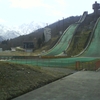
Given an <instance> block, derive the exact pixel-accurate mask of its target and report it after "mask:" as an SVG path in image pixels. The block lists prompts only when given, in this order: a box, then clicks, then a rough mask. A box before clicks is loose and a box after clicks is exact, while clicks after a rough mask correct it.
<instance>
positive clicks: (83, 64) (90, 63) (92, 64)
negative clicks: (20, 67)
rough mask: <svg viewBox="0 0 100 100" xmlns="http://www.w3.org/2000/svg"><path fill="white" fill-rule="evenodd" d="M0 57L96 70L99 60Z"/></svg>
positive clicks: (16, 61)
mask: <svg viewBox="0 0 100 100" xmlns="http://www.w3.org/2000/svg"><path fill="white" fill-rule="evenodd" d="M0 59H4V60H7V61H9V62H14V63H20V64H28V65H34V66H41V67H70V68H74V69H76V70H83V69H84V70H97V69H98V68H100V61H99V60H96V58H80V57H77V58H52V59H43V58H39V57H38V56H3V57H0Z"/></svg>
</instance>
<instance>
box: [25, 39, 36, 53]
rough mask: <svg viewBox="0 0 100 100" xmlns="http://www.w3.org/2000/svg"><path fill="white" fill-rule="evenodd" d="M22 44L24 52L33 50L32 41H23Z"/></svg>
mask: <svg viewBox="0 0 100 100" xmlns="http://www.w3.org/2000/svg"><path fill="white" fill-rule="evenodd" d="M23 45H24V47H23V48H24V49H25V51H26V52H33V50H34V43H33V42H31V41H27V42H24V43H23Z"/></svg>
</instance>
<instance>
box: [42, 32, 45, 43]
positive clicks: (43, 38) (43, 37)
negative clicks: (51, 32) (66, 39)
mask: <svg viewBox="0 0 100 100" xmlns="http://www.w3.org/2000/svg"><path fill="white" fill-rule="evenodd" d="M44 41H45V36H44V33H43V36H42V42H43V43H44Z"/></svg>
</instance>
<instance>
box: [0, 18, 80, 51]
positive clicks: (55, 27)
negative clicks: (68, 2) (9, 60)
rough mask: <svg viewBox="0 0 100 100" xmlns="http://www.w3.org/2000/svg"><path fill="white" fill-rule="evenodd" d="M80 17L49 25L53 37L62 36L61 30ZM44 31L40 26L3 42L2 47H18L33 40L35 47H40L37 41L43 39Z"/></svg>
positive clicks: (4, 48)
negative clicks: (28, 32) (26, 33)
mask: <svg viewBox="0 0 100 100" xmlns="http://www.w3.org/2000/svg"><path fill="white" fill-rule="evenodd" d="M79 18H80V16H71V17H68V18H65V19H62V20H59V21H57V22H55V23H53V24H50V25H48V27H50V28H51V30H52V32H51V34H52V38H55V37H56V36H57V37H60V35H59V32H60V31H62V32H63V31H64V30H65V29H66V28H67V27H68V26H69V25H71V24H72V23H75V22H77V21H78V20H79ZM43 32H44V29H43V28H40V29H38V30H36V31H34V32H32V33H30V34H28V35H22V36H19V37H17V38H14V39H10V40H9V41H6V43H4V42H1V44H0V47H2V48H3V50H6V49H10V48H11V47H16V46H20V47H23V42H25V41H33V42H34V44H35V49H37V48H38V46H37V41H38V39H39V38H41V39H42V36H43ZM41 44H42V43H41ZM49 48H50V47H49ZM49 48H48V49H49Z"/></svg>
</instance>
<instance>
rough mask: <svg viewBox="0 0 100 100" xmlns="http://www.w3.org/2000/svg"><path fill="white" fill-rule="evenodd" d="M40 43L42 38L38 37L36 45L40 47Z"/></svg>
mask: <svg viewBox="0 0 100 100" xmlns="http://www.w3.org/2000/svg"><path fill="white" fill-rule="evenodd" d="M41 44H42V39H41V38H39V39H38V41H37V45H38V47H39V48H40V47H41Z"/></svg>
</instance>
